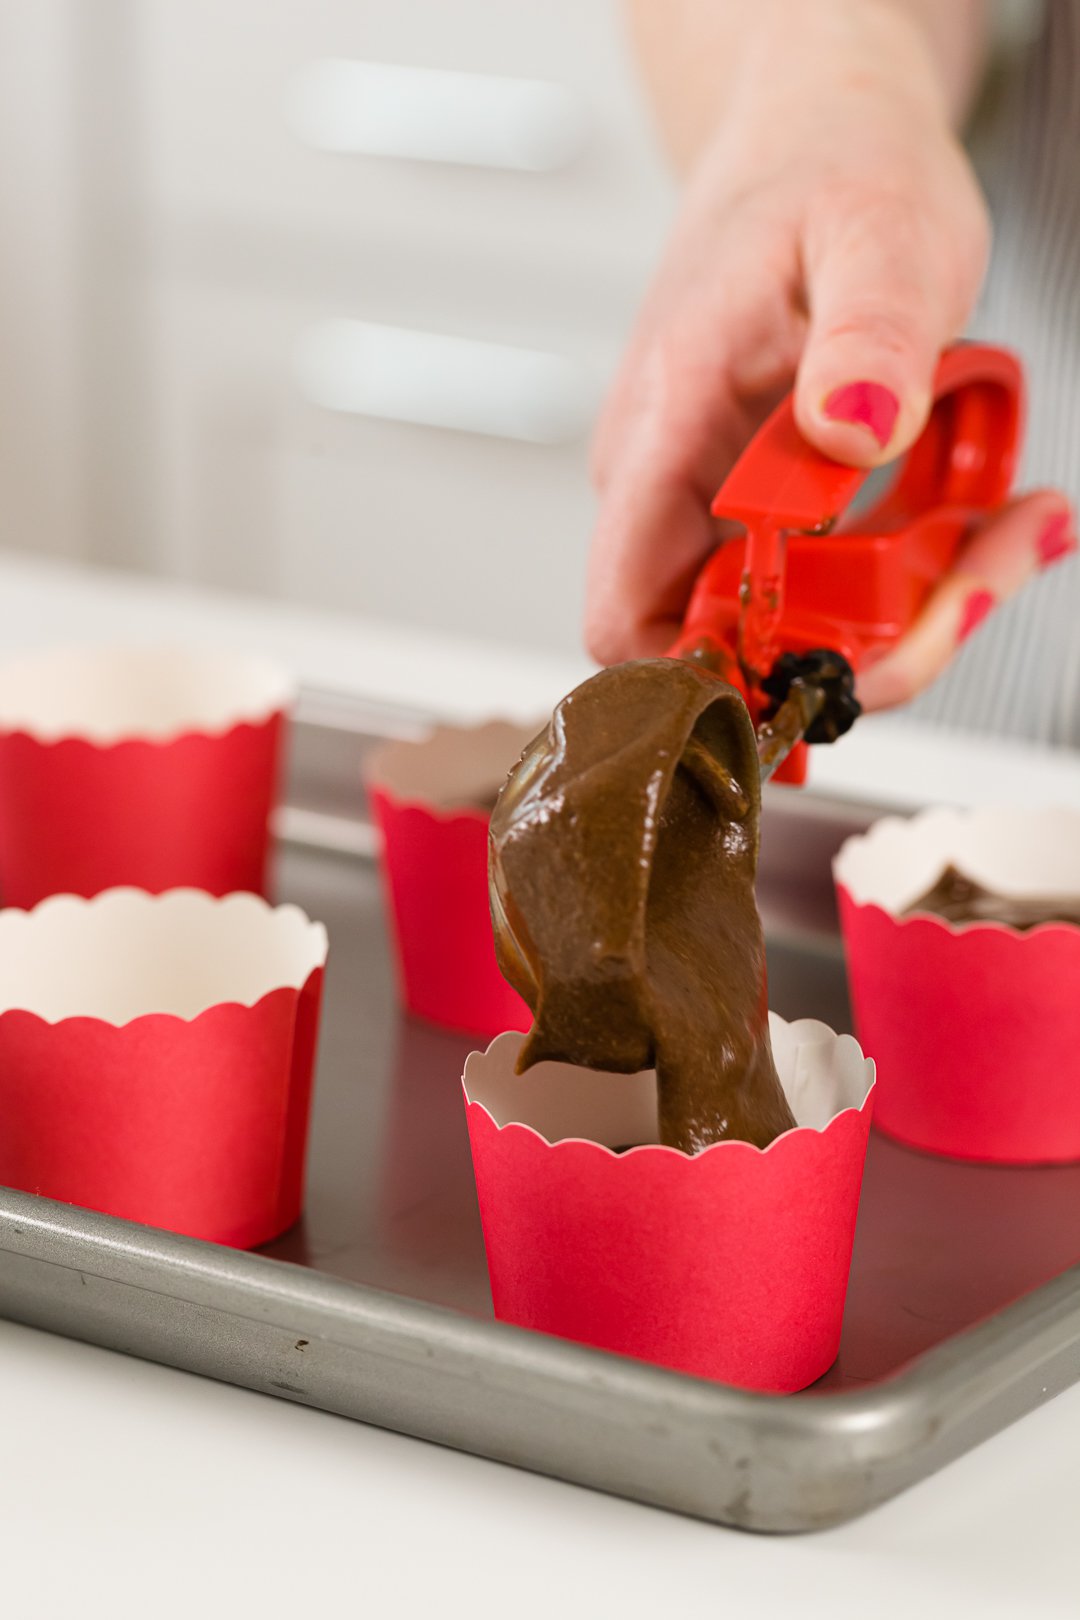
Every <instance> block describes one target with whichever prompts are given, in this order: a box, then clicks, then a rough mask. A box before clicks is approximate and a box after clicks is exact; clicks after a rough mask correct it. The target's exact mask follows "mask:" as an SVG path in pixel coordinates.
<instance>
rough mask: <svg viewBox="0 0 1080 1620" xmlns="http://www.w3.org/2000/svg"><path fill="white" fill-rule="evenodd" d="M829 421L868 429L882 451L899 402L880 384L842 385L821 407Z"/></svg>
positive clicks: (889, 389)
mask: <svg viewBox="0 0 1080 1620" xmlns="http://www.w3.org/2000/svg"><path fill="white" fill-rule="evenodd" d="M822 408H823V410H824V412H825V415H826V416H827V417H828V418H829V421H830V422H851V423H853V424H854V425H855V426H856V427H864V428H869V429H870V432H871V433H872V434H873V435H874V438H875V439H876V440H877V442H878V444H880V445H881V447H882V449H884V448H885V446H886V445H887V444H888V442H889V440H890V439H891V438H892V430H893V428H894V427H895V426H896V418H897V417H898V416H899V414H900V401H899V400H898V399H897V397H896V395H895V394H894V393H893V391H892V389H891V388H886V387H885V386H884V385H883V384H882V383H876V382H853V383H845V384H844V386H843V387H842V388H834V389H833V391H832V393H831V394H830V395H829V397H828V399H827V400H826V401H825V404H824V406H823V407H822Z"/></svg>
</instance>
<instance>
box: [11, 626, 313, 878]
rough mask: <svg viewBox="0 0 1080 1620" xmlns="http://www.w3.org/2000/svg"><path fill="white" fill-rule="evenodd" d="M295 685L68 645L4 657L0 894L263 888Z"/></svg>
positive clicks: (187, 658)
mask: <svg viewBox="0 0 1080 1620" xmlns="http://www.w3.org/2000/svg"><path fill="white" fill-rule="evenodd" d="M291 699H292V683H291V681H290V680H289V678H288V677H287V676H286V675H285V674H284V673H283V672H282V671H281V670H279V669H277V668H276V667H275V666H274V665H271V664H267V663H265V662H264V661H262V660H257V659H253V658H246V657H240V656H235V655H232V654H220V653H211V652H202V651H197V650H186V651H185V650H180V649H154V648H137V647H130V648H116V647H105V648H68V649H58V650H56V651H53V652H49V653H43V654H37V655H35V656H33V657H29V658H23V659H19V660H15V661H12V662H10V663H7V664H5V665H2V666H0V896H2V899H3V902H4V903H5V904H7V905H14V906H24V907H25V906H33V905H36V904H37V902H38V901H39V900H41V899H44V898H45V897H46V896H47V895H50V894H60V893H63V894H79V895H84V896H88V895H93V894H97V893H99V892H100V891H101V890H103V889H107V888H113V887H116V886H123V885H135V886H137V887H139V888H142V889H146V890H147V891H149V892H150V893H155V894H156V893H160V892H161V891H163V890H165V889H169V888H176V887H192V888H200V889H205V890H206V891H207V892H208V893H210V894H217V895H221V894H227V893H230V892H232V891H234V890H241V889H245V890H251V891H254V892H256V893H262V892H264V890H265V887H266V882H267V862H268V850H269V820H270V813H271V810H272V808H273V805H274V801H275V797H276V794H277V790H278V783H279V777H280V772H281V763H282V753H283V741H284V734H285V726H286V713H287V709H288V706H289V704H290V703H291Z"/></svg>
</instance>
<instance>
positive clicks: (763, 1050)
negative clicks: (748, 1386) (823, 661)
mask: <svg viewBox="0 0 1080 1620" xmlns="http://www.w3.org/2000/svg"><path fill="white" fill-rule="evenodd" d="M760 799H761V789H760V780H759V765H758V756H757V749H756V740H755V736H754V730H753V726H752V724H751V721H750V716H749V714H748V712H747V709H746V705H745V703H744V702H743V700H742V698H741V697H740V696H739V694H738V693H737V692H736V691H735V690H734V689H733V688H732V687H731V686H729V685H727V684H726V683H725V682H724V681H722V680H720V679H719V678H718V677H717V676H716V675H714V674H711V673H710V672H709V671H708V670H706V669H704V668H701V667H698V666H696V665H694V664H691V663H685V662H681V661H679V660H675V659H667V658H656V659H647V660H642V661H640V662H636V663H628V664H620V665H617V666H616V667H614V668H613V669H608V670H604V671H602V672H601V673H600V674H599V675H595V676H593V678H592V679H591V680H588V681H586V682H585V683H584V685H582V686H579V687H578V688H577V689H576V691H574V692H571V694H570V695H569V697H567V698H564V699H563V701H562V702H561V703H560V704H559V706H558V708H557V709H556V710H555V713H554V715H553V716H552V719H551V724H550V725H549V727H548V728H547V730H546V731H544V732H542V733H541V734H540V736H539V737H537V738H536V739H535V740H534V741H533V742H532V743H531V744H530V745H529V747H528V748H527V749H526V750H525V753H524V755H523V756H522V759H521V762H520V763H519V764H518V765H517V766H516V767H515V769H514V770H513V772H512V773H511V775H510V778H509V780H508V782H507V784H506V786H505V787H504V789H503V791H502V793H501V794H500V797H499V800H498V803H497V805H496V808H495V811H494V814H493V816H492V821H491V845H490V853H491V899H492V917H493V921H494V926H495V938H496V946H497V950H498V956H499V963H500V966H501V968H502V970H503V972H504V974H505V975H506V977H507V978H508V979H509V980H510V982H511V983H512V984H513V985H514V986H515V988H516V989H517V990H518V991H519V992H520V993H521V995H523V996H524V998H525V999H526V1001H527V1002H528V1003H529V1005H530V1007H531V1008H532V1010H533V1016H534V1020H535V1021H534V1024H533V1028H532V1030H531V1032H530V1034H529V1036H528V1038H527V1040H526V1043H525V1045H524V1047H523V1049H522V1053H521V1057H520V1059H519V1063H518V1067H519V1070H524V1069H526V1068H529V1067H530V1066H531V1065H532V1064H534V1063H537V1062H539V1061H541V1060H542V1059H545V1058H554V1059H558V1060H561V1061H563V1062H568V1063H576V1064H580V1065H583V1066H585V1067H589V1068H593V1069H607V1070H613V1071H615V1072H617V1073H623V1074H632V1073H635V1072H636V1071H637V1070H639V1069H646V1068H650V1067H652V1066H654V1065H655V1067H656V1071H657V1080H658V1089H659V1111H660V1138H661V1141H662V1142H664V1143H666V1144H667V1145H668V1146H670V1147H676V1148H680V1149H682V1150H683V1151H684V1152H687V1153H695V1152H698V1151H699V1150H700V1149H702V1148H704V1147H707V1146H708V1145H709V1144H710V1143H712V1142H719V1141H722V1140H724V1139H725V1138H729V1137H731V1138H740V1139H742V1140H744V1141H747V1142H753V1143H755V1144H757V1145H758V1146H759V1147H764V1146H766V1145H767V1144H768V1143H769V1142H771V1141H772V1140H773V1138H774V1137H776V1136H778V1135H779V1134H780V1133H781V1132H782V1131H785V1130H788V1129H790V1128H791V1126H793V1125H794V1123H795V1121H794V1119H793V1117H792V1115H791V1111H790V1109H789V1108H788V1105H787V1101H786V1099H785V1097H784V1093H783V1091H782V1089H781V1086H780V1082H779V1079H778V1078H777V1074H776V1069H775V1066H774V1064H773V1059H772V1050H771V1048H770V1045H769V1031H768V1018H767V1003H766V986H765V949H764V941H763V938H762V932H761V921H760V919H759V917H758V914H757V908H756V906H755V904H754V873H755V868H756V865H757V853H758V822H759V813H760Z"/></svg>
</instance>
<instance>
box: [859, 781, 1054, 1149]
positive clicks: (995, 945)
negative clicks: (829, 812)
mask: <svg viewBox="0 0 1080 1620" xmlns="http://www.w3.org/2000/svg"><path fill="white" fill-rule="evenodd" d="M949 863H952V864H954V865H956V866H958V867H959V868H960V869H961V870H962V871H963V872H964V873H965V874H966V875H967V876H969V877H972V878H974V879H975V880H976V881H977V882H980V883H983V884H985V885H987V886H988V887H990V888H993V889H997V890H999V891H1001V892H1002V893H1006V894H1027V895H1038V894H1045V895H1054V894H1059V895H1060V894H1069V895H1072V896H1080V812H1078V811H1074V810H1064V809H1058V810H1002V809H995V810H977V811H970V812H964V811H959V810H931V811H927V812H925V813H924V814H921V815H918V816H915V817H913V818H912V819H911V820H909V821H904V820H900V819H897V818H894V817H889V818H887V819H886V820H884V821H879V822H877V823H876V824H875V825H874V826H873V827H872V828H871V829H870V831H869V833H867V834H865V835H864V836H862V837H858V838H850V839H848V841H847V843H846V844H844V846H843V848H842V849H841V850H840V852H839V854H838V855H837V857H836V861H835V864H834V868H833V870H834V873H835V876H836V883H837V890H838V895H839V903H840V920H841V926H842V928H843V934H844V945H845V950H846V953H847V962H848V978H849V982H850V987H851V1001H852V1008H853V1011H854V1014H855V1024H856V1029H857V1031H858V1034H859V1039H860V1040H861V1042H862V1044H863V1046H864V1047H865V1049H866V1051H867V1052H868V1053H869V1054H870V1055H871V1056H872V1057H873V1058H874V1060H875V1062H876V1063H877V1066H878V1078H879V1082H880V1083H879V1085H878V1098H877V1103H876V1106H875V1120H876V1122H877V1124H878V1125H879V1126H880V1128H881V1129H882V1130H883V1131H887V1132H888V1134H889V1135H890V1136H894V1137H896V1139H897V1140H898V1141H901V1142H905V1143H907V1144H908V1145H909V1146H911V1147H917V1148H922V1149H924V1150H925V1151H927V1152H929V1153H942V1154H947V1155H949V1156H950V1157H952V1158H958V1159H980V1160H984V1161H986V1162H991V1163H997V1164H1054V1163H1063V1162H1065V1161H1067V1160H1072V1159H1080V995H1078V993H1077V987H1078V986H1080V928H1076V927H1073V926H1071V925H1069V924H1065V923H1049V924H1044V925H1040V926H1039V927H1038V928H1034V929H1031V930H1030V931H1029V932H1027V933H1020V932H1019V931H1018V930H1016V929H1014V928H1009V927H1006V926H1005V925H1004V924H1001V923H963V924H952V923H947V922H944V921H943V920H942V919H941V918H939V917H933V916H914V917H902V916H900V915H898V913H900V912H902V911H904V910H905V909H906V908H907V907H908V906H909V905H910V904H911V903H912V902H913V901H915V900H917V899H918V897H919V896H920V895H922V894H925V893H926V891H927V890H928V889H929V888H930V887H931V886H932V885H933V884H934V883H935V882H936V881H937V879H938V877H940V875H941V872H942V870H943V869H944V867H945V866H947V865H948V864H949Z"/></svg>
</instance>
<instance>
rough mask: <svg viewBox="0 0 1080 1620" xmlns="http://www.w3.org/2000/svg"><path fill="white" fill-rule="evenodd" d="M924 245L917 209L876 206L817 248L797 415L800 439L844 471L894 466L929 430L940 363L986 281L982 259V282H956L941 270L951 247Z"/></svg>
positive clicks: (849, 218) (859, 210)
mask: <svg viewBox="0 0 1080 1620" xmlns="http://www.w3.org/2000/svg"><path fill="white" fill-rule="evenodd" d="M927 235H928V233H927V229H926V222H925V221H924V220H923V219H922V218H921V217H920V216H919V212H918V210H917V209H916V208H908V209H905V208H904V206H903V205H902V204H901V203H897V202H895V201H894V203H893V204H892V206H891V207H883V206H882V204H881V203H880V201H876V200H875V201H868V202H867V203H866V204H865V206H858V207H855V208H854V209H853V210H852V211H851V212H849V213H847V214H845V215H844V216H842V217H838V218H835V219H831V220H830V222H829V223H828V225H827V226H826V227H825V229H824V231H823V232H822V233H820V239H819V241H818V242H817V243H816V244H814V243H811V244H810V245H811V246H816V252H815V253H811V254H808V263H807V282H808V298H809V305H810V325H809V330H808V334H807V340H806V347H805V350H804V353H803V359H802V362H801V365H800V367H799V374H798V379H797V383H796V389H795V415H796V420H797V422H798V424H799V428H800V430H801V432H802V433H803V435H804V436H805V437H806V438H807V439H809V440H810V442H811V443H812V444H814V445H816V446H817V448H818V449H819V450H821V451H823V452H824V454H825V455H828V456H832V457H833V458H834V459H835V460H837V461H844V462H848V463H850V464H851V465H853V466H857V467H873V466H878V465H880V464H881V463H882V462H885V461H890V460H892V458H893V457H894V456H897V455H899V454H900V453H901V452H902V451H903V450H906V449H907V448H908V446H909V445H910V444H911V443H912V442H913V441H914V440H915V439H916V438H917V437H918V435H919V433H920V432H921V431H922V428H923V425H924V424H925V422H926V418H927V415H928V413H929V409H930V404H931V386H932V382H933V375H934V369H935V367H936V364H937V359H938V355H939V353H940V351H941V349H942V348H943V347H944V346H945V344H946V343H948V342H949V341H950V340H951V339H952V338H953V337H954V336H955V335H956V333H957V331H958V330H959V328H960V325H961V324H962V322H963V320H964V319H965V318H966V316H967V314H968V307H967V306H968V304H969V303H970V302H972V301H973V300H974V296H975V293H976V291H977V288H978V280H979V272H980V271H981V260H980V256H979V254H978V253H975V254H974V255H972V260H973V264H974V265H975V273H974V274H973V275H971V276H970V278H965V277H963V276H961V277H959V278H958V276H957V272H956V268H955V266H954V265H951V264H948V263H944V262H943V261H945V260H947V258H948V256H949V254H950V251H951V249H950V247H949V245H948V244H939V249H940V250H939V251H938V252H937V253H934V252H928V251H927V247H926V243H927ZM967 280H969V281H970V285H969V286H968V285H963V284H964V283H965V281H967ZM958 282H959V283H960V284H961V286H962V293H963V296H962V297H961V299H960V300H959V302H960V303H961V305H962V306H963V307H957V302H958V300H957V296H956V289H957V285H958Z"/></svg>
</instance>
